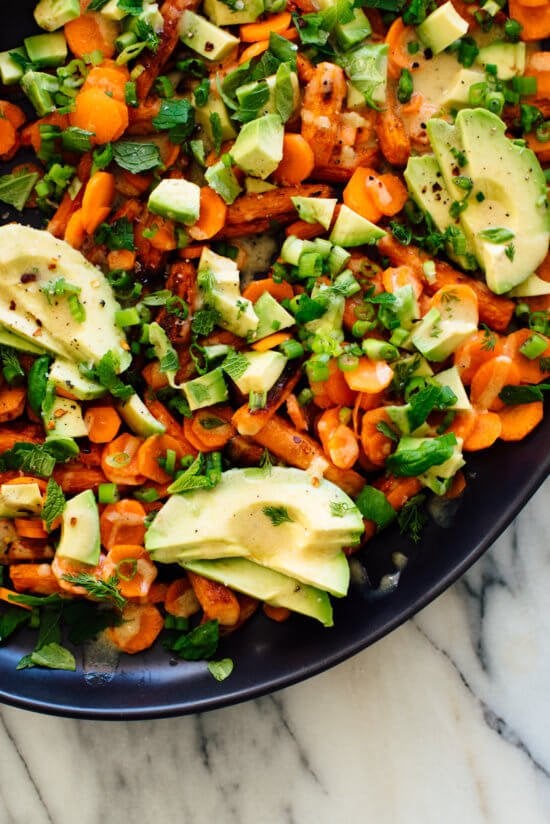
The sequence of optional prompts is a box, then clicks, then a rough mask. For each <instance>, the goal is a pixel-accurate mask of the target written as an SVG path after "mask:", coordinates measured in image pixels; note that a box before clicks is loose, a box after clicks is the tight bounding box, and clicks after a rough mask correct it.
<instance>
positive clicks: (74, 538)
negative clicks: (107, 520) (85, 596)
mask: <svg viewBox="0 0 550 824" xmlns="http://www.w3.org/2000/svg"><path fill="white" fill-rule="evenodd" d="M99 554H100V537H99V511H98V508H97V503H96V500H95V498H94V493H93V492H92V490H91V489H87V490H86V491H85V492H81V493H80V494H79V495H76V496H75V497H74V498H71V499H70V500H69V501H67V503H66V505H65V509H64V511H63V515H62V516H61V538H60V540H59V545H58V547H57V550H56V555H59V556H61V557H63V558H69V559H70V560H71V561H78V562H80V563H82V564H91V565H93V566H95V565H96V564H97V563H98V562H99Z"/></svg>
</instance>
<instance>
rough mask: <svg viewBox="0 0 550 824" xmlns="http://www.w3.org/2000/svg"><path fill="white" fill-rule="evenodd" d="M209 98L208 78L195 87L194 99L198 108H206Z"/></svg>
mask: <svg viewBox="0 0 550 824" xmlns="http://www.w3.org/2000/svg"><path fill="white" fill-rule="evenodd" d="M209 96H210V80H209V78H208V77H205V78H204V80H201V82H200V83H199V85H198V86H196V87H195V89H194V91H193V97H194V98H195V103H196V104H197V106H206V104H207V102H208V98H209Z"/></svg>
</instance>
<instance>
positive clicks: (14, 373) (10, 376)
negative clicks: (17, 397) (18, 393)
mask: <svg viewBox="0 0 550 824" xmlns="http://www.w3.org/2000/svg"><path fill="white" fill-rule="evenodd" d="M0 363H1V364H2V375H3V376H4V380H5V381H6V382H7V383H9V384H10V385H11V384H13V383H17V382H18V381H19V380H20V379H21V378H24V377H25V372H24V371H23V367H22V366H21V364H20V363H19V358H18V357H17V351H16V350H15V349H12V348H11V346H0Z"/></svg>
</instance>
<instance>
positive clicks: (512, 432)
mask: <svg viewBox="0 0 550 824" xmlns="http://www.w3.org/2000/svg"><path fill="white" fill-rule="evenodd" d="M498 416H499V418H500V422H501V424H502V431H501V433H500V437H501V439H502V440H503V441H521V440H522V439H523V438H525V437H526V435H528V434H529V433H530V432H532V431H533V429H534V428H535V427H536V426H538V424H539V423H540V422H541V421H542V418H543V416H544V407H543V403H542V401H533V403H522V404H518V405H517V406H507V407H505V408H504V409H501V410H500V411H499V413H498Z"/></svg>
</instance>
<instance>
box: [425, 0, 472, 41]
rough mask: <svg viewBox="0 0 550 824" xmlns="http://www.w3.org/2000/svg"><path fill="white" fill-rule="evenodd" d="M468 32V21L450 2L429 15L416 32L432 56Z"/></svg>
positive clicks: (448, 0)
mask: <svg viewBox="0 0 550 824" xmlns="http://www.w3.org/2000/svg"><path fill="white" fill-rule="evenodd" d="M467 31H468V21H467V20H465V19H464V18H463V17H461V16H460V14H459V13H458V12H457V10H456V9H455V7H454V6H453V4H452V3H451V0H447V2H446V3H443V5H442V6H439V8H437V9H436V10H435V11H433V12H432V13H431V14H429V15H428V16H427V17H426V19H425V20H424V22H423V23H421V24H420V25H419V26H418V27H417V29H416V32H417V34H418V36H419V37H420V39H421V40H422V42H423V43H424V44H425V45H426V46H428V48H430V49H431V50H432V52H433V54H439V52H442V51H443V50H444V49H446V48H447V46H450V45H451V43H454V41H455V40H458V38H459V37H463V36H464V35H465V34H466V32H467Z"/></svg>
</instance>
